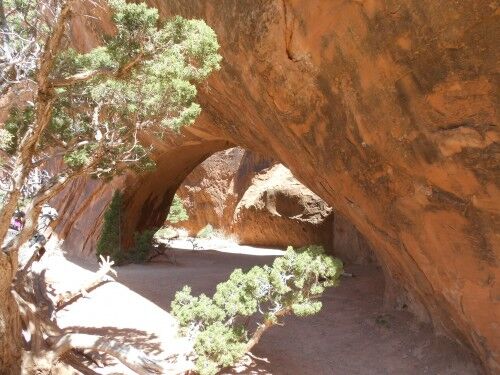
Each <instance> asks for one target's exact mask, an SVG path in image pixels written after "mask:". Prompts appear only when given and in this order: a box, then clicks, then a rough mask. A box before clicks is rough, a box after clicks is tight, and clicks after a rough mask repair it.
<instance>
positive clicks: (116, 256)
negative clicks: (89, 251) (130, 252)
mask: <svg viewBox="0 0 500 375" xmlns="http://www.w3.org/2000/svg"><path fill="white" fill-rule="evenodd" d="M122 207H123V193H122V192H121V191H119V190H117V191H115V193H114V194H113V198H112V199H111V202H110V204H109V206H108V208H107V209H106V211H105V213H104V221H103V224H102V228H101V234H100V236H99V240H98V241H97V247H96V256H97V259H98V260H99V256H100V255H102V256H104V257H106V256H109V257H110V258H111V259H113V260H114V261H115V262H116V263H119V262H120V261H121V260H122V251H121V233H120V231H121V224H122V223H121V211H122Z"/></svg>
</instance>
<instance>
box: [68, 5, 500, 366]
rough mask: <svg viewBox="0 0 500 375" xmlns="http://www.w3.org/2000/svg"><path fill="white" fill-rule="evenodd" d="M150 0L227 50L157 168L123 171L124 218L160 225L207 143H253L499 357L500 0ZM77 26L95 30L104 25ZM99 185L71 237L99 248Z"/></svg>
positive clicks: (408, 291) (162, 149)
mask: <svg viewBox="0 0 500 375" xmlns="http://www.w3.org/2000/svg"><path fill="white" fill-rule="evenodd" d="M149 3H150V4H152V5H156V6H158V7H159V9H160V12H161V14H162V16H165V17H167V16H169V15H172V14H181V15H184V16H187V17H199V18H203V19H205V20H206V21H207V23H208V24H210V25H211V26H212V27H213V28H214V29H215V30H216V32H217V34H218V36H219V39H220V44H221V53H222V55H223V57H224V61H223V65H222V69H221V71H220V72H218V73H216V74H214V75H213V77H212V78H211V79H210V81H209V82H208V84H207V85H205V86H203V87H202V88H200V95H199V100H200V102H201V104H202V107H203V114H202V116H201V117H200V119H199V121H197V124H196V126H194V127H193V128H191V129H189V130H186V131H185V132H184V133H183V134H181V135H177V136H174V135H173V136H172V137H171V139H167V140H166V141H163V142H159V141H157V140H151V139H149V141H150V142H153V143H155V144H156V145H157V151H156V159H157V160H158V165H159V168H158V170H157V171H155V172H154V173H152V174H150V175H147V176H140V177H137V176H127V177H126V178H123V181H122V182H121V186H122V187H124V188H125V192H126V195H127V207H126V213H125V215H126V218H127V219H126V228H125V231H126V233H129V234H130V233H133V231H134V230H141V229H144V228H147V227H151V226H155V225H158V224H161V223H162V222H163V221H164V219H165V216H166V211H167V208H168V206H169V204H170V200H171V198H172V196H173V194H174V192H175V191H176V189H177V187H178V186H179V184H180V183H181V181H182V180H183V179H184V177H185V176H186V175H187V174H189V172H190V171H191V170H192V169H193V168H194V167H196V165H198V164H199V163H201V161H202V160H204V158H206V157H207V156H209V155H211V154H213V153H214V152H216V151H219V150H222V149H224V148H229V147H232V146H233V145H240V146H243V147H245V148H247V149H250V150H254V151H256V152H259V153H261V154H263V155H267V156H269V157H271V158H272V159H274V160H277V161H280V162H281V163H283V164H284V165H286V166H288V167H289V168H290V170H291V171H292V173H293V175H294V176H296V178H297V179H298V180H299V181H301V182H302V183H303V184H304V185H306V186H307V187H308V188H309V189H311V190H312V191H314V192H315V193H316V194H317V195H318V196H320V197H321V198H322V199H324V200H325V201H326V202H327V203H328V204H329V205H330V206H332V207H333V208H334V209H335V210H337V211H339V212H340V213H342V214H343V215H344V216H345V218H346V219H347V220H348V221H350V222H352V223H353V224H354V225H355V226H356V227H357V228H358V229H359V230H360V232H362V234H363V235H364V236H365V237H366V239H367V240H368V241H369V243H370V244H371V245H372V246H373V248H374V249H375V251H376V253H377V258H378V259H379V261H380V263H381V265H382V267H383V268H384V270H385V273H386V275H387V278H388V280H392V282H391V285H393V286H394V288H393V289H394V290H395V292H394V293H388V296H394V295H398V296H399V297H398V298H397V299H396V298H395V299H394V301H396V300H401V296H406V301H407V302H405V303H408V304H409V305H410V307H412V308H413V310H414V311H420V312H421V315H422V316H424V315H425V316H429V317H430V318H431V319H432V321H433V322H434V324H435V327H436V328H437V329H438V330H440V331H443V332H445V333H446V334H448V335H451V336H453V337H455V338H457V339H458V340H459V341H460V342H462V343H464V344H466V345H468V346H469V347H470V348H472V349H473V350H474V351H475V352H476V353H477V354H478V355H479V356H480V357H481V359H482V361H483V363H485V365H486V366H487V367H488V368H489V369H490V370H491V371H492V372H495V371H499V370H500V367H499V366H500V365H499V364H500V338H499V335H498V332H499V329H500V327H499V299H500V292H499V290H500V288H499V286H498V278H499V277H500V272H499V266H498V257H499V247H500V246H499V238H500V237H499V228H500V225H499V212H500V199H499V197H500V192H499V183H500V180H499V174H498V165H499V158H498V155H499V147H498V139H499V132H498V123H499V119H498V109H497V108H498V94H499V93H498V87H500V85H499V82H498V65H497V64H498V61H499V60H500V59H499V57H500V56H499V53H498V50H499V45H498V35H499V25H500V22H499V17H500V11H499V10H498V4H497V3H495V2H492V1H490V0H488V1H486V0H463V1H460V3H459V4H458V3H455V2H452V1H435V0H403V1H399V2H393V1H382V0H364V1H362V0H361V1H340V0H338V1H337V0H331V1H323V0H275V1H269V0H265V1H264V0H238V1H235V0H217V1H215V0H182V1H181V0H162V1H149ZM81 27H84V26H81ZM75 34H76V36H75V38H76V39H78V40H77V41H78V42H79V43H80V46H81V47H86V46H88V45H89V43H90V42H88V40H91V38H90V37H89V34H91V32H90V31H85V29H82V30H81V33H75ZM80 35H81V36H80ZM146 138H147V137H146ZM89 186H90V185H89ZM98 188H100V187H98V186H97V187H94V188H90V187H88V186H87V187H85V186H80V187H74V188H72V187H70V188H69V189H70V190H71V189H73V190H72V193H71V194H69V195H68V196H67V197H66V198H64V200H66V201H68V200H71V199H74V198H75V197H80V196H81V195H85V194H87V195H86V196H87V197H94V198H89V199H88V200H85V199H84V198H83V197H82V198H81V202H82V203H81V204H82V205H83V206H82V207H78V209H77V208H75V209H73V210H68V211H67V212H66V213H65V215H66V217H67V218H69V219H68V220H67V223H73V225H74V227H75V228H77V229H78V230H77V231H75V232H74V233H75V234H72V235H71V236H73V237H72V238H70V243H71V244H73V245H78V244H82V245H81V247H80V248H82V247H84V246H85V247H86V249H87V251H88V250H89V249H91V248H92V243H93V241H94V240H95V234H96V231H95V230H92V231H90V230H88V228H95V227H96V224H95V223H98V222H99V218H100V214H101V210H100V207H101V206H102V205H99V206H98V208H97V209H95V210H94V211H93V210H92V205H93V202H99V197H100V196H104V195H103V194H108V193H105V192H104V190H106V189H109V188H102V189H104V190H102V194H101V193H99V194H97V193H95V191H96V190H95V189H98ZM108 196H109V194H108ZM72 197H73V198H72ZM75 215H76V216H75ZM68 225H69V224H68ZM65 233H69V231H67V230H66V232H65ZM83 244H85V245H83ZM76 250H78V248H76ZM389 302H390V301H389Z"/></svg>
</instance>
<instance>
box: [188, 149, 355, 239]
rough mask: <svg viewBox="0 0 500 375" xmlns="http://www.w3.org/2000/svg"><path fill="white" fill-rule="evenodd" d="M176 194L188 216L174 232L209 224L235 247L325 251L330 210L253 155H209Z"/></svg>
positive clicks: (231, 152) (270, 163)
mask: <svg viewBox="0 0 500 375" xmlns="http://www.w3.org/2000/svg"><path fill="white" fill-rule="evenodd" d="M178 194H179V195H180V196H181V197H182V199H183V201H184V205H185V207H186V210H187V212H188V215H189V220H187V221H186V222H182V223H179V224H178V226H181V227H184V228H186V229H188V231H189V232H190V234H192V235H194V234H196V233H197V232H198V231H199V230H200V229H202V228H203V227H204V226H205V225H207V224H211V225H212V226H214V227H215V228H217V229H221V230H222V231H224V232H225V233H226V234H228V235H232V236H234V238H235V239H236V240H237V241H238V243H240V244H246V245H257V246H278V247H286V246H288V245H292V246H304V245H308V244H321V245H323V246H325V247H327V248H330V247H331V244H332V234H333V232H332V229H331V225H332V217H331V214H332V209H331V208H330V207H328V205H327V204H326V203H325V202H324V201H323V200H322V199H321V198H320V197H318V196H317V195H316V194H314V193H313V192H312V191H310V190H309V189H308V188H306V187H305V186H304V185H302V184H301V183H300V182H298V181H297V180H296V179H295V178H294V177H293V175H292V174H291V172H290V171H289V170H288V169H287V168H286V167H284V166H283V165H281V164H276V163H275V162H274V161H272V160H269V159H266V158H263V157H260V156H259V155H258V154H255V153H253V152H249V151H246V152H245V151H244V150H243V149H241V148H238V147H237V148H233V149H230V150H227V151H221V152H218V153H215V154H214V155H212V156H211V157H210V158H208V159H207V160H205V161H204V162H203V163H201V164H200V165H199V166H198V167H196V168H195V169H194V170H193V172H191V174H190V175H189V176H188V177H187V178H186V180H185V181H184V182H183V184H182V185H181V187H180V188H179V190H178ZM351 227H352V226H351ZM354 232H356V230H355V229H354ZM349 233H350V232H349ZM355 238H357V237H355Z"/></svg>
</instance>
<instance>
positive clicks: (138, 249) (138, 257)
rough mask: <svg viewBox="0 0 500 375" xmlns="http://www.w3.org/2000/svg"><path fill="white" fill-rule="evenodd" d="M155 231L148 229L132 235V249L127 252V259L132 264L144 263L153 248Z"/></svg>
mask: <svg viewBox="0 0 500 375" xmlns="http://www.w3.org/2000/svg"><path fill="white" fill-rule="evenodd" d="M155 233H156V229H148V230H145V231H142V232H137V233H135V234H134V247H133V248H132V249H130V250H129V251H127V257H128V258H129V260H130V261H132V262H133V263H145V262H147V261H148V260H149V255H150V253H151V249H152V247H153V238H154V235H155Z"/></svg>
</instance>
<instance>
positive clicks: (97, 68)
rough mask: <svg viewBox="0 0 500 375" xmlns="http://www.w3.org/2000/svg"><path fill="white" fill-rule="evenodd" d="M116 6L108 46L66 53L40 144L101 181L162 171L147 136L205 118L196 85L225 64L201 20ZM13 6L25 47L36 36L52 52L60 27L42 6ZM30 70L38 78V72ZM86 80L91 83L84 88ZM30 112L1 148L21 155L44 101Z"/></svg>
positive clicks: (12, 25)
mask: <svg viewBox="0 0 500 375" xmlns="http://www.w3.org/2000/svg"><path fill="white" fill-rule="evenodd" d="M107 3H108V5H109V6H110V9H111V13H112V21H113V22H114V24H115V26H116V31H115V32H114V33H113V34H112V35H103V36H102V40H101V43H100V46H99V47H96V48H94V49H92V50H90V51H89V52H87V53H80V52H78V51H76V50H75V49H73V48H71V47H69V48H65V49H61V50H59V51H58V53H57V57H56V61H55V65H54V67H53V69H52V71H51V72H50V77H49V79H50V81H51V82H54V88H53V90H52V91H51V93H50V95H54V96H55V98H54V101H53V108H52V115H51V120H50V123H49V126H48V127H47V128H46V129H45V132H44V134H43V137H42V139H41V140H40V143H41V144H42V145H47V146H52V147H58V148H62V149H65V150H66V155H65V157H64V161H65V162H66V165H67V166H68V167H69V168H70V169H73V170H78V169H81V168H82V167H84V166H88V165H91V166H92V171H93V173H94V175H95V176H97V177H102V178H111V177H113V176H114V175H117V174H120V173H123V171H124V170H125V169H127V168H134V169H135V170H136V171H138V172H142V171H149V170H151V169H152V168H154V166H155V164H154V162H153V160H152V159H151V158H150V154H151V148H150V147H148V146H146V145H144V144H141V133H143V132H144V131H146V130H147V131H148V132H150V133H151V134H153V135H156V136H159V137H162V136H163V135H164V134H165V132H167V131H169V130H175V131H178V130H179V129H180V128H181V127H182V126H185V125H189V124H192V123H193V122H194V121H195V119H196V118H197V117H198V115H199V114H200V111H201V108H200V106H199V104H198V103H196V95H197V88H196V85H199V84H201V83H202V82H204V81H205V80H206V79H207V78H208V76H209V75H210V74H211V73H212V72H213V71H215V70H218V69H219V68H220V61H221V59H222V58H221V56H220V55H219V53H218V50H219V44H218V41H217V36H216V34H215V32H214V31H213V30H212V29H211V28H210V27H209V26H208V25H207V24H206V23H205V22H204V21H202V20H188V19H185V18H182V17H173V18H171V19H167V20H161V19H160V17H159V14H158V10H157V9H155V8H150V7H148V6H147V5H146V4H144V3H141V4H136V3H129V2H126V1H125V0H108V1H107ZM4 5H5V9H6V15H7V19H6V21H7V25H8V27H9V29H10V30H11V31H12V32H16V33H18V34H19V35H20V36H21V37H23V38H24V39H25V40H27V39H29V38H32V39H33V38H34V40H35V42H36V43H37V45H38V46H39V47H40V48H41V49H43V45H44V43H45V41H46V39H47V35H48V33H49V32H50V27H51V24H50V22H44V21H43V17H42V18H41V17H40V14H45V12H46V10H44V9H40V7H41V6H42V5H40V4H39V3H38V2H37V1H36V0H5V2H4ZM42 8H43V7H42ZM49 18H50V17H49ZM30 25H33V27H31V26H30ZM24 39H19V40H20V42H19V43H20V44H19V46H16V45H15V41H14V40H12V43H11V48H12V49H13V50H16V49H22V48H23V43H21V41H22V40H24ZM16 40H17V39H16ZM62 45H63V46H69V45H71V43H69V41H68V40H66V41H64V42H63V43H62ZM28 65H29V64H28ZM28 65H26V67H27V68H26V69H32V72H31V76H34V75H35V73H36V69H37V66H38V65H39V64H35V63H33V64H31V65H29V66H28ZM83 76H85V77H88V78H86V79H85V80H82V81H80V80H78V77H83ZM28 107H29V108H28V111H25V110H18V109H15V110H14V111H13V112H12V113H11V116H10V118H9V120H8V121H7V124H6V127H5V129H6V131H7V132H8V133H9V134H7V133H6V132H2V133H1V134H0V147H1V148H2V149H4V150H7V151H8V152H11V153H14V151H15V150H16V149H17V146H18V139H20V136H22V134H24V132H25V131H26V129H27V126H29V125H30V124H33V122H34V109H36V103H34V104H33V105H29V106H28ZM44 148H45V147H39V149H40V150H43V149H44ZM96 159H97V161H96Z"/></svg>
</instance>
